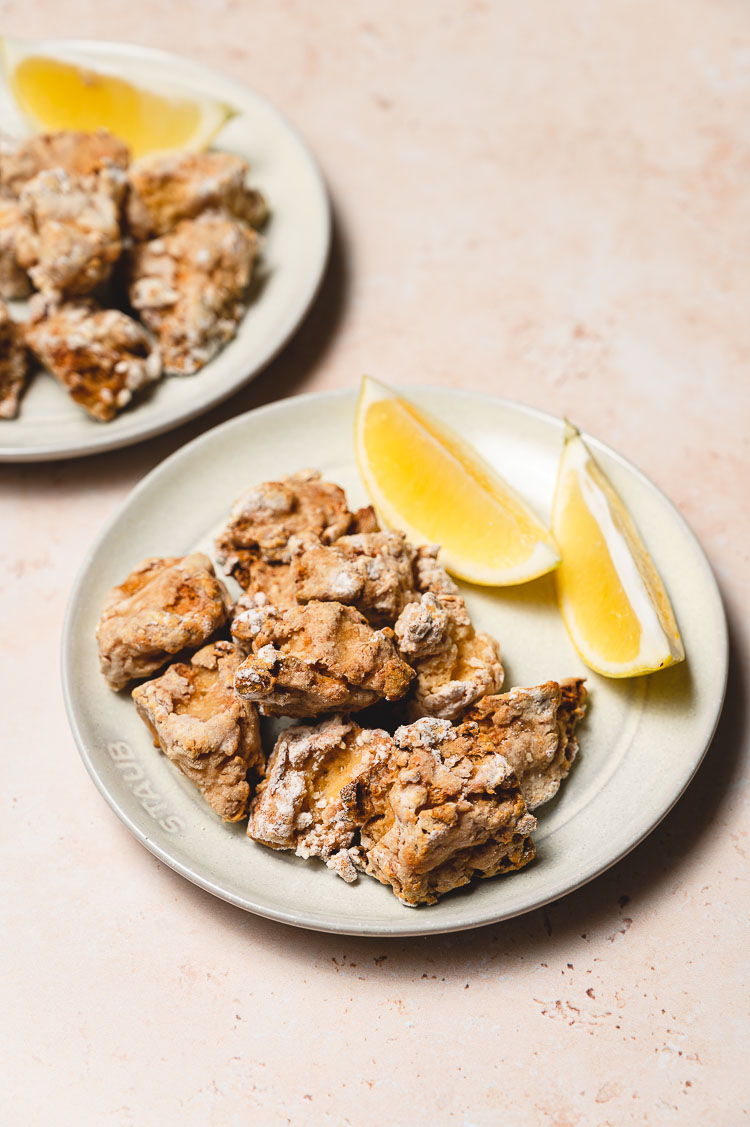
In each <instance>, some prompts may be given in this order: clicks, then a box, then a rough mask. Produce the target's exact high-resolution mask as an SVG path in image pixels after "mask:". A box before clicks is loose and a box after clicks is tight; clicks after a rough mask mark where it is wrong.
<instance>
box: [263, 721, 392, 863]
mask: <svg viewBox="0 0 750 1127" xmlns="http://www.w3.org/2000/svg"><path fill="white" fill-rule="evenodd" d="M392 753H393V740H392V738H391V736H389V735H388V733H387V732H383V731H379V730H377V729H376V730H371V731H367V730H363V729H362V728H360V727H359V725H358V724H356V723H355V722H354V721H352V720H349V719H347V718H345V717H342V716H332V717H330V719H326V720H323V721H322V722H321V723H320V724H317V725H316V726H315V727H297V728H288V729H287V730H286V731H284V732H282V733H281V735H280V736H279V738H278V740H277V741H276V746H275V747H274V750H273V752H272V753H271V755H270V757H269V760H268V765H267V767H266V776H265V778H264V780H263V782H261V783H260V785H259V786H258V789H257V791H256V795H255V798H254V800H253V804H252V807H251V812H250V820H249V822H248V827H247V832H248V836H249V837H251V838H252V839H253V840H254V841H258V842H261V843H262V844H263V845H268V846H270V847H271V848H272V849H288V850H293V851H294V852H295V853H296V854H297V856H298V857H319V858H320V859H321V860H322V861H324V862H325V864H326V865H327V866H328V868H329V869H332V870H333V871H334V872H335V873H338V875H339V876H340V877H343V879H344V880H345V881H347V882H351V881H354V880H356V879H357V869H361V868H362V867H363V860H362V857H361V853H360V850H359V848H358V844H359V829H360V826H361V821H362V818H361V815H360V813H359V809H358V808H359V794H360V791H361V790H362V788H363V787H366V788H369V787H371V786H372V785H373V783H374V780H375V779H376V777H377V776H378V775H380V774H381V773H383V772H384V771H387V769H388V763H389V761H390V758H391V755H392Z"/></svg>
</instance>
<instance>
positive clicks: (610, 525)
mask: <svg viewBox="0 0 750 1127" xmlns="http://www.w3.org/2000/svg"><path fill="white" fill-rule="evenodd" d="M552 531H553V532H554V535H555V539H556V541H557V544H558V546H559V548H560V552H561V554H562V563H561V564H560V567H559V568H558V570H557V573H556V575H555V584H556V588H557V597H558V602H559V604H560V610H561V613H562V616H563V619H564V621H565V625H566V626H567V629H568V633H569V634H570V637H571V640H572V642H573V644H574V646H575V647H576V649H577V650H578V653H579V654H580V656H581V657H582V658H583V660H584V661H585V662H586V664H587V665H588V666H590V667H591V668H592V669H594V670H595V671H596V672H597V673H602V674H604V675H605V676H607V677H632V676H636V675H639V674H643V673H653V672H654V671H655V670H657V669H664V668H666V666H668V665H674V664H675V663H676V662H678V661H682V659H683V658H684V656H685V651H684V648H683V645H682V641H681V639H680V635H679V631H678V629H677V623H676V621H675V616H674V612H673V610H672V606H671V604H670V601H669V597H668V595H667V592H666V590H665V588H664V584H663V583H662V581H661V578H660V577H659V574H658V572H657V570H656V568H655V567H654V564H653V562H652V560H651V557H650V556H649V554H648V552H647V551H646V548H645V546H644V544H643V541H642V540H641V538H640V536H639V534H638V531H637V529H636V527H635V525H634V523H633V521H632V519H631V517H630V514H629V513H628V511H627V509H626V508H625V505H624V504H623V502H622V500H621V499H620V497H619V496H618V494H617V493H616V491H615V489H614V488H613V486H612V484H611V483H610V481H609V480H608V478H607V477H606V476H605V474H604V473H603V471H602V470H601V468H600V467H599V466H598V465H597V463H596V462H595V460H594V458H593V457H592V455H591V453H590V451H589V449H588V447H587V446H586V444H585V443H584V441H583V439H582V438H581V436H580V434H579V433H578V431H577V430H575V428H573V427H570V426H569V427H568V431H567V433H566V438H565V445H564V447H563V452H562V456H561V458H560V468H559V471H558V477H557V487H556V490H555V499H554V503H553V508H552Z"/></svg>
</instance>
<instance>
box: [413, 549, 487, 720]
mask: <svg viewBox="0 0 750 1127" xmlns="http://www.w3.org/2000/svg"><path fill="white" fill-rule="evenodd" d="M437 552H438V549H437V547H435V546H429V545H423V546H422V547H420V548H418V549H417V553H416V558H415V561H414V577H415V584H416V587H417V589H418V590H419V591H421V592H423V593H422V595H421V597H420V599H419V601H418V602H410V603H408V604H407V606H405V607H404V610H403V611H402V612H401V614H400V616H399V618H398V620H397V622H396V624H395V626H394V631H395V634H396V641H397V643H398V648H399V652H400V653H401V654H402V656H403V657H404V658H405V659H406V660H407V661H408V662H409V663H410V664H411V665H413V666H414V669H415V670H416V673H417V676H416V680H415V682H414V685H413V686H412V690H411V692H410V694H409V698H408V701H407V715H408V717H409V719H411V720H417V719H419V718H420V717H421V716H437V717H440V718H442V719H445V720H457V719H459V717H460V716H461V715H462V713H463V712H464V710H465V709H466V708H467V707H468V706H469V705H470V704H472V703H473V702H474V701H475V700H479V698H480V697H482V696H485V695H486V694H487V693H495V692H497V691H498V689H500V687H501V686H502V683H503V677H504V675H505V674H504V671H503V665H502V661H501V659H500V647H499V646H498V644H497V642H496V641H495V639H494V638H493V637H492V636H491V635H490V634H482V633H479V634H478V633H477V632H476V631H475V629H474V627H473V625H472V622H471V619H470V618H469V614H468V612H467V610H466V603H465V602H464V600H463V599H462V598H461V596H460V595H459V594H458V587H457V586H456V584H455V583H454V582H453V580H452V579H451V578H450V576H449V575H448V573H447V572H446V571H445V569H444V568H443V567H442V566H441V565H440V564H439V563H438V562H437V559H436V556H437Z"/></svg>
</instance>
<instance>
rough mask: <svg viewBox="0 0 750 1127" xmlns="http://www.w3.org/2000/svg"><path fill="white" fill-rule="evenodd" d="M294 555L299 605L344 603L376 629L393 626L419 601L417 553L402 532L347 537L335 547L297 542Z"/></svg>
mask: <svg viewBox="0 0 750 1127" xmlns="http://www.w3.org/2000/svg"><path fill="white" fill-rule="evenodd" d="M292 555H293V558H292V578H293V581H294V584H295V587H296V597H297V600H298V601H299V602H300V603H307V602H310V601H311V600H313V599H318V600H322V601H327V602H340V603H344V604H345V605H346V606H354V607H356V608H357V610H358V611H360V613H361V614H363V615H364V616H365V618H366V619H367V620H368V622H370V623H371V624H372V625H373V626H393V624H394V623H395V621H396V619H397V618H398V616H399V614H400V613H401V611H402V610H403V609H404V607H405V606H406V605H407V604H408V603H410V602H413V601H414V600H415V599H418V598H419V596H418V594H417V592H416V590H415V587H414V576H413V562H414V557H415V555H416V552H415V550H414V548H412V547H411V545H410V544H408V543H407V540H406V537H405V535H404V533H403V532H367V533H358V534H355V535H346V536H341V537H339V539H337V540H336V541H335V542H334V543H333V544H331V545H326V544H322V543H320V542H319V541H316V540H314V539H312V538H307V539H304V538H296V539H295V541H294V544H293V548H292Z"/></svg>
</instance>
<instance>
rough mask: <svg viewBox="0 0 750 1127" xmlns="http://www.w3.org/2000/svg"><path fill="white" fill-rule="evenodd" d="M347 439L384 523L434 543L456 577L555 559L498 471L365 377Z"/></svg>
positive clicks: (510, 577)
mask: <svg viewBox="0 0 750 1127" xmlns="http://www.w3.org/2000/svg"><path fill="white" fill-rule="evenodd" d="M354 445H355V450H356V454H357V461H358V463H359V468H360V472H361V474H362V477H363V479H364V482H365V485H366V486H367V489H368V491H369V493H370V496H371V498H372V501H373V504H374V505H375V508H376V509H377V511H378V513H379V514H380V516H381V517H382V519H383V521H384V523H385V524H387V525H390V526H391V527H393V528H400V529H403V530H404V532H406V534H407V536H408V537H409V539H410V540H411V541H412V542H413V543H425V542H427V543H437V544H440V545H442V553H441V561H442V563H443V564H444V565H445V567H446V568H447V569H448V570H449V571H451V572H452V573H453V574H454V575H457V576H458V577H459V578H461V579H466V580H468V581H469V582H471V583H478V584H482V585H485V586H510V585H513V584H517V583H524V582H526V581H527V580H529V579H535V578H536V577H537V576H538V575H543V574H544V573H545V572H547V571H550V570H551V569H552V568H553V567H555V566H556V565H557V564H558V562H559V555H558V553H557V551H556V549H555V545H554V541H553V540H552V537H551V535H550V533H549V532H548V530H547V529H546V528H545V527H544V525H543V524H542V522H541V521H540V520H539V518H538V517H537V516H536V515H535V514H534V513H533V512H532V511H531V509H530V508H529V507H528V505H527V504H526V503H525V501H523V500H522V499H521V497H519V496H518V495H517V494H516V493H515V491H514V490H513V489H512V488H511V487H510V486H509V485H508V484H507V482H505V481H504V480H503V479H502V478H501V477H500V475H499V474H498V473H497V472H496V471H495V470H494V469H493V468H492V467H491V466H490V465H489V464H488V463H487V462H485V461H484V459H482V458H481V457H480V456H479V455H478V454H477V453H476V452H475V451H474V450H472V449H471V448H470V447H469V446H467V445H466V443H464V442H463V441H462V440H461V439H460V438H459V437H458V435H456V434H454V433H453V432H452V431H450V430H449V429H448V428H447V427H445V426H444V425H443V424H442V423H439V422H438V421H437V420H435V419H433V418H432V417H431V416H430V415H428V414H426V413H425V412H423V411H422V410H421V409H418V408H417V407H415V406H414V404H413V403H410V402H409V401H408V400H407V399H404V398H403V397H402V396H400V395H399V394H398V393H397V392H395V391H394V390H392V389H391V388H389V387H386V386H385V385H384V384H381V383H379V382H378V381H377V380H373V379H371V378H369V377H365V378H364V379H363V381H362V390H361V392H360V397H359V403H358V405H357V415H356V421H355V433H354Z"/></svg>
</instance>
